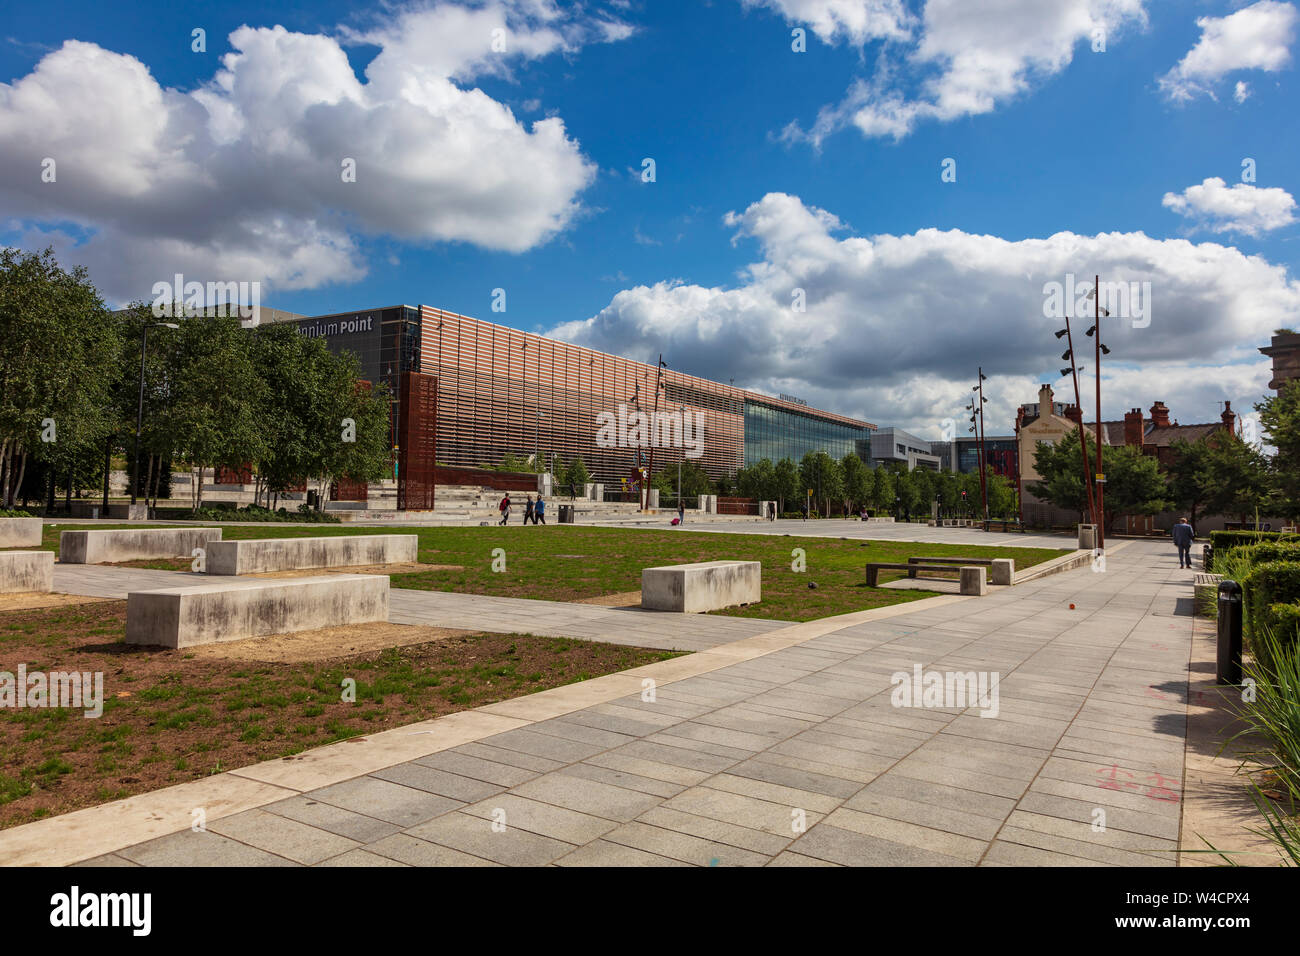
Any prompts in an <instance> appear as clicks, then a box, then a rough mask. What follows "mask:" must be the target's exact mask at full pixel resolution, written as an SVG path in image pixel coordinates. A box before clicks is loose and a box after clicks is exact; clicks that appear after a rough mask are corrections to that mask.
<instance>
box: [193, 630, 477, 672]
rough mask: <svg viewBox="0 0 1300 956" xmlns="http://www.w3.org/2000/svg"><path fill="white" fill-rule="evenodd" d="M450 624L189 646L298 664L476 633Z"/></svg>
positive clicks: (224, 656) (217, 654) (208, 654)
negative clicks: (457, 628) (449, 625)
mask: <svg viewBox="0 0 1300 956" xmlns="http://www.w3.org/2000/svg"><path fill="white" fill-rule="evenodd" d="M473 633H475V632H474V631H460V630H455V629H453V628H449V627H423V626H416V625H412V624H389V623H387V622H376V623H374V624H350V625H344V626H342V627H320V628H317V629H315V630H313V631H295V632H294V633H292V634H270V635H267V636H266V637H250V638H248V639H246V640H242V641H224V642H222V643H220V644H201V645H199V646H197V647H189V648H186V651H187V652H188V653H191V654H193V655H194V656H195V657H198V658H205V659H212V658H216V659H221V660H239V661H262V662H264V663H268V664H299V663H302V662H304V661H327V660H331V659H333V658H337V657H350V656H353V655H356V654H367V653H370V652H372V651H382V650H387V649H388V648H390V647H408V646H410V645H412V644H428V643H431V642H433V641H442V640H446V639H447V638H449V637H460V636H462V635H465V634H473Z"/></svg>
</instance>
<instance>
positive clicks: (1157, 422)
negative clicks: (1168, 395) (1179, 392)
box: [1151, 402, 1169, 428]
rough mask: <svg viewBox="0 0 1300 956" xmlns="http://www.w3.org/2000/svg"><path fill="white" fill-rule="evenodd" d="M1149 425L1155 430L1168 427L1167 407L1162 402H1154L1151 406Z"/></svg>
mask: <svg viewBox="0 0 1300 956" xmlns="http://www.w3.org/2000/svg"><path fill="white" fill-rule="evenodd" d="M1151 424H1152V425H1154V426H1155V427H1156V428H1168V427H1169V407H1168V406H1167V405H1165V403H1164V402H1156V403H1155V404H1154V405H1152V406H1151Z"/></svg>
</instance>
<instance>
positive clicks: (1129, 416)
mask: <svg viewBox="0 0 1300 956" xmlns="http://www.w3.org/2000/svg"><path fill="white" fill-rule="evenodd" d="M1142 441H1143V428H1142V409H1140V408H1134V409H1132V410H1131V411H1127V412H1125V413H1124V444H1126V445H1133V446H1134V447H1136V448H1139V449H1140V448H1141V447H1142Z"/></svg>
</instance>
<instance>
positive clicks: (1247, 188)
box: [1161, 176, 1296, 236]
mask: <svg viewBox="0 0 1300 956" xmlns="http://www.w3.org/2000/svg"><path fill="white" fill-rule="evenodd" d="M1161 205H1163V206H1165V207H1166V208H1168V209H1172V210H1173V211H1174V212H1176V213H1178V214H1179V215H1180V216H1186V217H1188V218H1189V219H1193V220H1195V221H1196V223H1197V225H1199V226H1202V227H1204V228H1207V229H1211V230H1213V231H1214V232H1239V233H1243V234H1245V235H1247V236H1258V235H1259V234H1260V233H1264V232H1270V231H1272V230H1274V229H1280V228H1282V227H1283V226H1289V225H1290V224H1291V223H1293V222H1295V220H1296V217H1295V199H1294V198H1293V197H1292V195H1291V194H1290V193H1289V192H1287V191H1286V190H1285V189H1281V188H1279V187H1277V186H1270V187H1268V188H1260V187H1258V186H1252V185H1250V184H1249V183H1237V184H1235V185H1233V186H1232V187H1229V186H1228V185H1227V184H1226V183H1225V182H1224V181H1223V180H1222V179H1220V178H1219V177H1218V176H1211V177H1210V178H1208V179H1206V180H1204V181H1202V182H1201V183H1200V184H1199V185H1196V186H1188V187H1187V188H1186V189H1184V190H1183V191H1182V192H1181V193H1172V192H1171V193H1165V195H1164V198H1163V199H1162V200H1161Z"/></svg>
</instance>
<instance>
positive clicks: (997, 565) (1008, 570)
mask: <svg viewBox="0 0 1300 956" xmlns="http://www.w3.org/2000/svg"><path fill="white" fill-rule="evenodd" d="M907 563H908V564H912V565H920V564H955V565H958V566H963V567H965V566H976V565H978V566H981V567H986V568H988V569H989V570H990V572H991V573H992V576H993V583H994V584H998V585H1003V586H1010V585H1011V584H1014V583H1015V580H1016V562H1015V559H1014V558H929V557H926V558H908V559H907ZM908 577H909V578H914V577H916V575H915V574H910V573H909V574H908Z"/></svg>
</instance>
